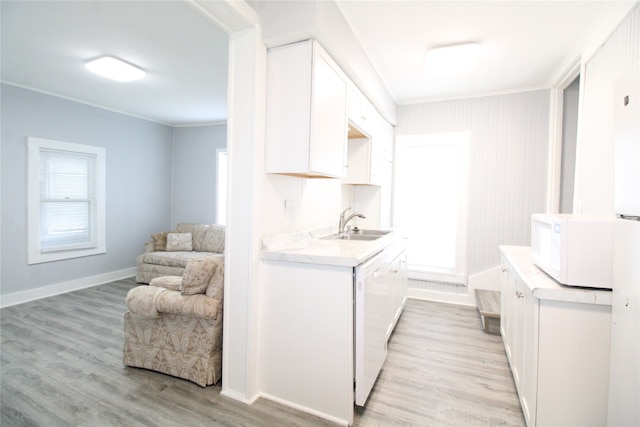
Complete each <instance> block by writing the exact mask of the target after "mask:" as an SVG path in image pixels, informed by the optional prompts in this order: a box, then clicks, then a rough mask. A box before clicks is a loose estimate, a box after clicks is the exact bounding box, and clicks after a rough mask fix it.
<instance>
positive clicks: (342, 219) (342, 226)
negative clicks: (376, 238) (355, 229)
mask: <svg viewBox="0 0 640 427" xmlns="http://www.w3.org/2000/svg"><path fill="white" fill-rule="evenodd" d="M350 210H351V208H347V209H345V210H343V211H342V213H341V214H340V224H339V225H338V233H340V234H342V233H344V229H345V228H346V227H347V223H348V222H349V221H351V220H352V219H353V218H362V219H365V218H366V216H364V215H362V214H361V213H354V214H351V215H349V216H348V217H347V218H345V217H344V216H345V214H346V213H347V212H349V211H350Z"/></svg>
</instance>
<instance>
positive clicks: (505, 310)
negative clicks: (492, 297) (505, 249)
mask: <svg viewBox="0 0 640 427" xmlns="http://www.w3.org/2000/svg"><path fill="white" fill-rule="evenodd" d="M511 269H512V267H511V265H510V264H509V263H508V262H507V261H506V260H505V259H504V258H503V259H502V272H501V275H500V300H501V301H500V334H501V335H502V341H503V342H504V350H505V352H506V353H507V358H508V359H509V362H511V358H512V355H511V347H512V345H513V343H512V340H513V332H512V328H513V326H512V323H513V313H514V307H515V299H514V297H513V296H514V294H515V288H514V282H513V275H512V273H511Z"/></svg>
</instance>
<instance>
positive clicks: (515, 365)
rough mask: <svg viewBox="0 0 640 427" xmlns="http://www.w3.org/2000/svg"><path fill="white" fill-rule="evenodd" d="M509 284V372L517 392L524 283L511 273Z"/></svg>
mask: <svg viewBox="0 0 640 427" xmlns="http://www.w3.org/2000/svg"><path fill="white" fill-rule="evenodd" d="M511 282H512V283H513V285H512V286H513V289H514V292H513V294H512V298H513V299H514V306H513V317H512V319H513V322H512V324H511V337H512V338H511V371H512V372H513V380H514V381H515V383H516V388H517V389H518V392H519V393H521V390H522V364H523V352H524V349H523V346H524V337H523V333H524V298H525V293H524V292H523V289H524V286H525V285H524V283H522V280H521V279H520V278H519V277H518V276H517V275H516V274H514V273H511Z"/></svg>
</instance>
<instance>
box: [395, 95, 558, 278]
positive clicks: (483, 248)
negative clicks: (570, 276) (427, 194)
mask: <svg viewBox="0 0 640 427" xmlns="http://www.w3.org/2000/svg"><path fill="white" fill-rule="evenodd" d="M548 127H549V92H548V91H545V90H542V91H534V92H523V93H515V94H509V95H499V96H490V97H484V98H472V99H463V100H455V101H446V102H434V103H426V104H416V105H403V106H400V107H399V108H398V126H397V127H396V135H412V134H421V133H432V132H456V131H471V141H470V151H469V223H468V224H469V226H468V246H467V248H468V262H467V266H468V268H467V274H468V275H473V274H476V273H480V272H483V271H485V270H488V269H491V268H494V267H496V266H497V265H499V264H500V253H499V251H498V246H499V245H529V242H530V223H531V214H532V213H535V212H543V211H544V209H545V192H546V172H547V139H548ZM433 203H434V204H438V201H437V200H434V201H433Z"/></svg>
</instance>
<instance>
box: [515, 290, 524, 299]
mask: <svg viewBox="0 0 640 427" xmlns="http://www.w3.org/2000/svg"><path fill="white" fill-rule="evenodd" d="M516 298H518V299H520V298H524V294H523V293H522V292H520V291H516Z"/></svg>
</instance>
